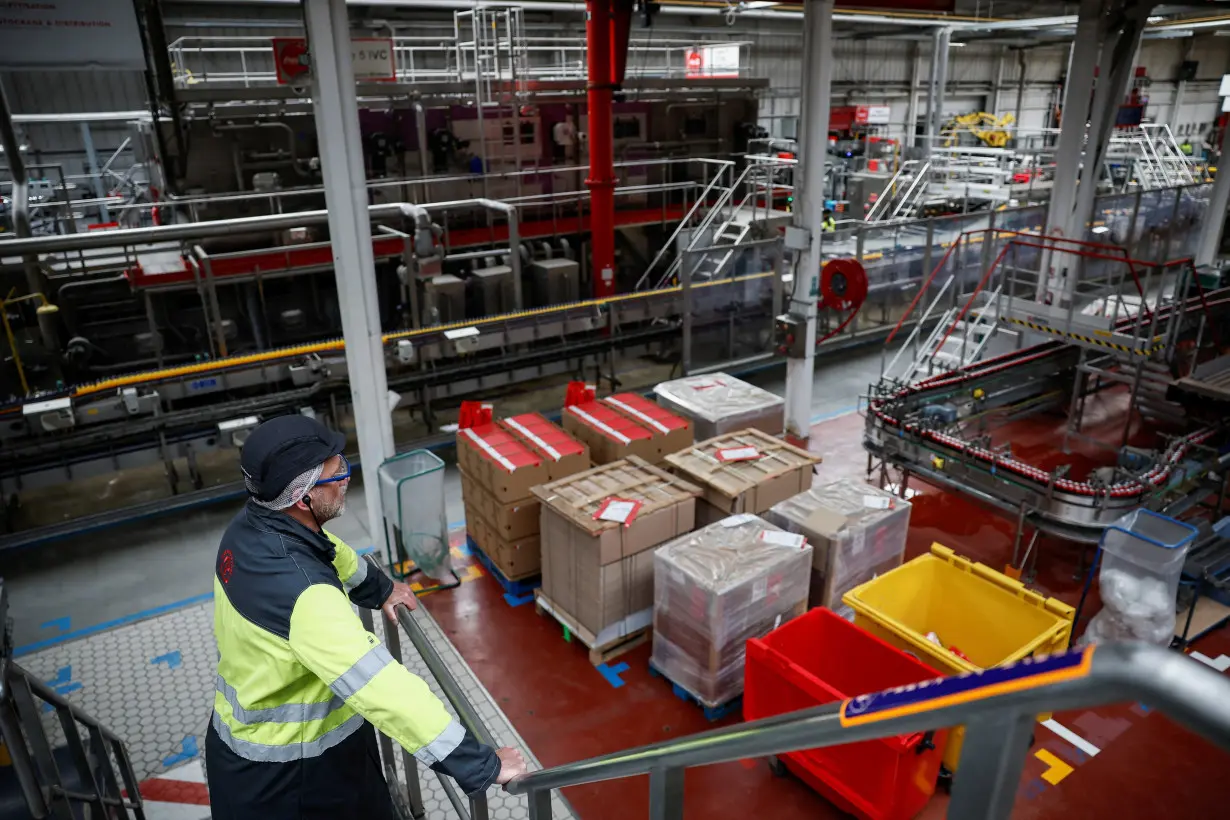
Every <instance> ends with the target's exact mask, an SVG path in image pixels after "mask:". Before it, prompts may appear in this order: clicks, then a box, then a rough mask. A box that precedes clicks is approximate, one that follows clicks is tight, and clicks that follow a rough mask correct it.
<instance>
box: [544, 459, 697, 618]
mask: <svg viewBox="0 0 1230 820" xmlns="http://www.w3.org/2000/svg"><path fill="white" fill-rule="evenodd" d="M700 492H701V491H700V488H699V487H696V486H694V485H692V484H689V483H688V482H686V481H684V480H683V479H681V478H679V477H677V476H673V475H671V474H670V473H668V472H666V471H665V470H663V469H660V468H658V467H654V466H653V465H651V464H649V463H648V462H646V461H645V460H643V459H639V458H636V457H635V456H632V457H631V458H628V459H624V460H621V461H616V462H614V463H612V464H604V465H601V466H599V467H594V468H593V469H591V470H586V471H585V472H583V473H577V474H576V475H572V476H568V477H567V478H563V479H560V480H559V481H552V482H551V483H549V484H543V485H541V486H538V487H535V488H534V495H535V496H536V497H537V498H538V499H539V500H540V501H541V502H542V509H543V522H544V525H545V522H546V520H547V516H546V513H547V512H548V510H551V511H554V512H555V513H556V514H558V515H559V516H562V517H563V518H566V519H567V520H568V521H569V522H570V524H571V531H570V533H569V535H568V540H569V543H571V544H572V545H574V546H575V547H576V548H577V549H578V550H579V549H581V548H582V547H584V548H586V549H591V551H592V553H593V555H594V557H595V560H596V563H597V564H598V565H605V564H612V563H614V562H616V561H619V560H620V559H622V558H627V557H628V556H630V555H635V554H636V553H638V552H641V551H642V550H647V549H649V548H650V547H654V546H657V545H658V544H661V543H662V542H664V541H669V540H670V539H672V538H674V537H675V536H677V535H680V534H682V533H685V532H690V531H691V530H692V527H693V526H694V525H695V516H696V497H697V496H698V495H700ZM610 498H619V499H624V500H627V501H634V502H638V503H639V504H640V508H639V509H638V510H637V512H636V516H635V517H634V518H633V519H632V521H631V523H629V524H627V525H624V524H621V523H619V522H616V521H603V520H600V519H596V518H595V517H594V515H595V514H596V513H597V512H598V511H599V509H601V507H602V506H603V504H604V503H605V502H606V501H607V500H608V499H610ZM543 532H544V533H545V530H543ZM548 594H549V593H548ZM551 597H552V598H554V597H555V596H551ZM573 614H574V615H575V614H576V613H573Z"/></svg>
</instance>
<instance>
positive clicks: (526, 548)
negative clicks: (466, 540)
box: [466, 506, 542, 581]
mask: <svg viewBox="0 0 1230 820" xmlns="http://www.w3.org/2000/svg"><path fill="white" fill-rule="evenodd" d="M466 532H467V533H469V535H470V537H471V538H473V539H474V543H475V544H477V545H478V548H479V549H480V550H482V551H483V554H484V555H486V556H487V557H488V558H490V559H491V562H492V563H493V564H495V565H496V567H497V568H498V569H499V570H500V572H501V573H503V575H504V577H505V578H507V579H508V580H510V581H519V580H521V579H523V578H528V577H530V576H533V575H537V574H539V573H540V572H541V571H542V552H541V548H540V544H539V536H538V534H537V533H534V534H533V535H529V536H525V537H523V538H516V539H509V538H502V537H500V535H499V533H498V532H496V531H495V530H494V529H492V527H491V525H490V523H489V522H488V521H487V520H486V519H484V518H483V516H482V514H481V513H480V512H479V511H478V510H476V509H473V508H472V507H469V506H467V507H466Z"/></svg>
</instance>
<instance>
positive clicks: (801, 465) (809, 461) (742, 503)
mask: <svg viewBox="0 0 1230 820" xmlns="http://www.w3.org/2000/svg"><path fill="white" fill-rule="evenodd" d="M666 463H667V464H669V465H670V467H671V469H672V470H673V471H674V472H675V473H676V474H677V475H679V476H682V477H683V478H685V479H687V480H688V481H691V482H693V483H695V484H698V485H700V486H701V487H703V488H704V491H705V492H704V497H703V498H702V500H701V501H700V502H698V504H697V511H696V519H697V523H698V524H700V525H702V526H703V525H706V524H711V523H713V522H714V521H719V520H721V519H723V518H725V517H726V516H728V515H735V514H738V513H753V514H756V515H759V514H760V513H763V512H767V511H768V509H769V508H770V507H772V506H773V505H774V504H776V503H778V502H779V501H784V500H785V499H787V498H790V497H791V496H794V495H798V494H799V493H801V492H803V491H805V490H808V489H810V488H811V484H812V475H813V472H814V470H813V468H814V466H815V465H816V464H819V463H820V458H819V456H816V455H813V454H812V453H809V452H807V451H806V450H803V449H800V448H798V447H795V446H793V445H791V444H787V443H786V442H784V441H782V440H781V439H778V438H774V437H773V436H770V435H769V434H768V433H765V432H763V431H761V430H758V429H755V428H748V429H747V430H740V431H738V432H736V433H727V434H724V435H721V436H718V437H716V438H711V439H709V440H708V441H703V442H700V443H699V444H696V445H695V446H693V447H690V448H688V449H686V450H680V451H679V452H677V453H672V454H671V455H668V456H667V457H666Z"/></svg>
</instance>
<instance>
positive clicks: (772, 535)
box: [757, 530, 807, 549]
mask: <svg viewBox="0 0 1230 820" xmlns="http://www.w3.org/2000/svg"><path fill="white" fill-rule="evenodd" d="M757 540H760V541H763V542H765V543H766V544H773V545H774V546H776V547H794V548H795V549H802V548H803V545H804V544H806V543H807V539H806V538H804V537H803V536H801V535H799V534H798V533H793V532H775V531H773V530H765V531H764V532H762V533H761V534H760V538H759V539H757Z"/></svg>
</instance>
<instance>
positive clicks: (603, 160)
mask: <svg viewBox="0 0 1230 820" xmlns="http://www.w3.org/2000/svg"><path fill="white" fill-rule="evenodd" d="M613 2H615V0H586V3H585V11H586V21H585V48H586V53H587V55H588V60H589V66H588V82H587V84H586V92H587V94H586V100H587V104H588V109H589V110H588V115H589V125H588V131H589V177H588V178H587V179H586V180H585V184H586V186H587V187H588V188H589V212H590V243H591V249H592V256H591V262H592V265H591V267H590V270H591V272H592V276H593V280H594V296H595V297H599V298H601V297H603V296H611V295H613V294H614V293H615V153H614V150H613V148H612V131H611V91H612V88H613V87H614V82H613V80H612V77H611V71H612V63H611V5H612V3H613Z"/></svg>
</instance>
